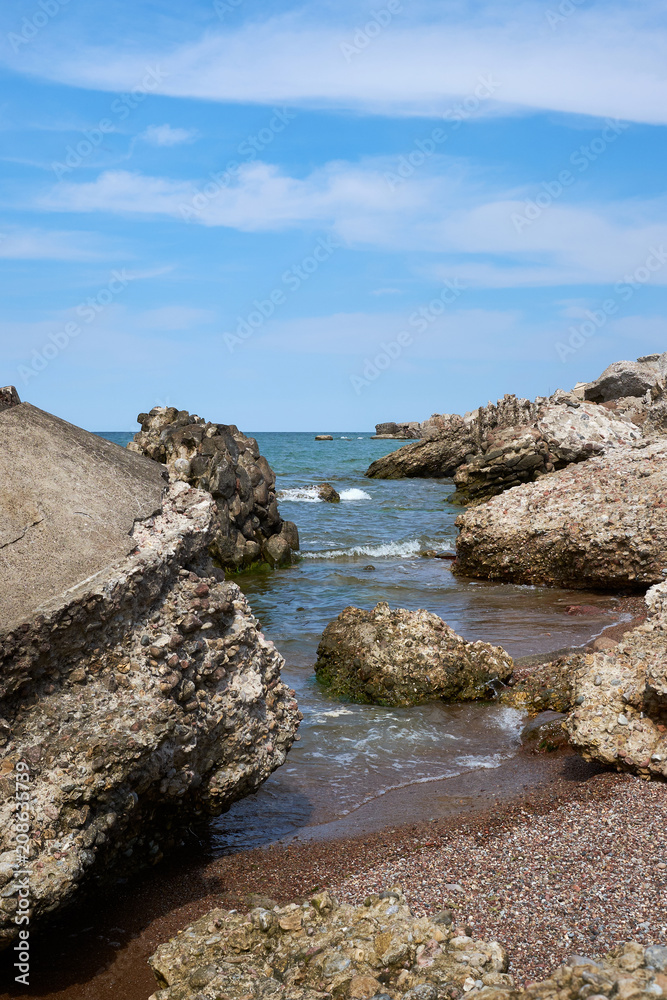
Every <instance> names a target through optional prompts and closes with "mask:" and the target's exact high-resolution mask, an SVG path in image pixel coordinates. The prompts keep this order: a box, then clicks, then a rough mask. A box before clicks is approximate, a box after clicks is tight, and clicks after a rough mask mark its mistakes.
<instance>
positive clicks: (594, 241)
mask: <svg viewBox="0 0 667 1000" xmlns="http://www.w3.org/2000/svg"><path fill="white" fill-rule="evenodd" d="M382 162H383V161H382ZM382 162H375V161H365V162H362V163H359V164H350V163H344V162H335V163H330V164H327V165H325V166H324V167H323V168H321V169H319V170H315V171H313V172H312V173H311V174H309V175H307V176H305V177H302V178H297V177H292V176H289V175H288V174H285V173H283V172H281V171H280V170H279V169H278V168H277V167H276V166H274V165H271V164H266V163H261V162H254V163H249V164H246V165H244V166H243V167H242V168H241V169H240V170H239V172H238V175H237V177H236V178H235V179H234V181H233V182H232V183H229V184H228V185H227V186H225V187H221V188H220V189H219V191H218V192H217V194H216V196H215V197H214V198H211V199H209V200H208V201H206V203H205V204H204V206H203V208H202V211H201V214H200V216H199V217H197V219H196V221H197V222H198V223H199V224H201V225H204V226H224V227H228V228H233V229H239V230H242V231H246V232H270V231H277V230H286V229H289V228H299V227H301V228H311V229H312V228H325V229H329V230H331V231H333V232H334V233H335V234H336V235H337V237H339V238H340V239H341V240H342V241H343V242H344V243H345V244H346V245H348V246H349V247H353V248H359V249H381V250H394V251H401V252H403V251H406V250H409V251H417V252H424V251H425V252H429V253H437V254H440V255H444V260H443V259H441V260H440V262H438V264H436V265H433V277H434V278H437V279H440V278H443V277H446V276H447V275H448V274H451V273H452V264H453V262H454V261H455V262H456V274H457V275H458V276H459V277H460V278H462V279H463V280H465V281H466V282H467V283H468V284H470V285H476V286H480V287H496V288H500V287H523V286H535V287H536V286H544V285H570V284H590V283H605V282H609V281H616V280H620V279H621V278H622V277H623V271H624V269H628V268H630V269H631V270H632V269H634V268H635V267H636V266H637V265H638V263H640V262H641V261H642V260H643V259H644V257H645V256H646V254H647V252H648V251H649V249H650V248H651V247H652V246H654V245H661V244H663V243H664V244H667V203H665V201H664V199H663V200H660V199H657V200H653V201H646V202H641V201H639V200H637V201H632V202H628V203H623V202H619V203H615V204H614V203H611V204H598V205H579V204H566V203H565V202H564V201H559V202H557V203H554V204H552V205H551V206H550V207H549V209H548V211H545V212H544V213H543V215H542V216H541V217H540V218H539V219H538V220H537V221H536V222H535V224H534V225H531V226H530V227H528V228H527V229H525V230H522V231H520V232H518V231H517V229H516V227H515V226H514V225H513V224H512V218H513V217H514V216H515V214H516V213H517V212H520V211H522V210H523V209H524V206H525V200H524V199H523V197H521V196H522V195H523V192H519V191H513V192H512V193H511V196H508V195H507V194H505V193H504V192H497V193H495V194H494V193H491V192H489V191H488V190H484V189H483V188H482V187H481V186H480V185H479V184H478V183H477V182H476V179H475V177H474V176H473V175H472V174H471V173H470V172H468V173H466V171H465V169H464V167H463V166H462V165H461V164H457V163H456V161H445V160H444V158H443V160H442V163H441V164H440V166H441V167H442V172H441V173H439V174H438V175H437V176H434V175H433V174H431V175H429V176H424V177H420V178H419V179H417V180H414V181H412V182H411V183H409V184H405V185H403V186H402V187H400V188H399V189H398V190H397V191H395V192H392V191H390V190H389V189H388V187H387V185H385V184H383V183H382V182H381V177H382ZM196 191H197V185H195V184H194V183H193V182H189V181H181V180H179V181H176V180H170V179H168V178H163V177H147V176H144V175H142V174H139V173H129V172H127V171H113V172H106V173H103V174H101V175H100V176H99V177H98V178H97V180H95V181H91V182H88V183H80V184H73V183H62V184H60V185H58V186H57V187H56V188H54V189H53V190H52V191H51V192H50V193H49V194H48V195H46V196H44V197H43V198H41V199H40V200H39V201H38V202H37V203H36V205H35V206H34V207H37V208H41V209H47V210H51V211H59V212H77V213H89V212H107V213H119V214H127V215H134V216H139V217H145V218H148V217H156V216H166V217H170V218H175V219H179V218H184V216H183V206H184V205H186V206H187V205H188V204H191V203H192V199H193V197H194V195H195V193H196ZM191 215H192V213H190V216H191ZM656 282H660V283H667V274H666V275H664V276H662V275H657V276H656Z"/></svg>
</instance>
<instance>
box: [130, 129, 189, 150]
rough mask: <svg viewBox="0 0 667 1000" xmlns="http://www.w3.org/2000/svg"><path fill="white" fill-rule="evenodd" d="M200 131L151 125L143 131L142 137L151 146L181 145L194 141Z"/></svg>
mask: <svg viewBox="0 0 667 1000" xmlns="http://www.w3.org/2000/svg"><path fill="white" fill-rule="evenodd" d="M198 135H199V133H198V132H197V129H194V128H173V126H171V125H149V126H148V128H147V129H146V130H145V131H144V132H142V133H141V135H140V136H139V138H140V139H143V140H144V142H148V143H149V144H150V145H151V146H179V145H181V143H184V142H194V141H195V139H196V138H197V136H198Z"/></svg>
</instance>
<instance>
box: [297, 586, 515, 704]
mask: <svg viewBox="0 0 667 1000" xmlns="http://www.w3.org/2000/svg"><path fill="white" fill-rule="evenodd" d="M315 673H316V675H317V678H318V680H319V681H320V682H321V683H323V684H325V685H326V686H327V687H328V688H329V689H330V690H331V691H332V692H333V693H335V694H338V695H343V696H345V697H348V698H353V699H354V700H356V701H362V702H374V703H376V704H379V705H415V704H419V703H421V702H425V701H434V700H435V699H437V698H444V699H450V700H458V701H470V700H473V699H477V698H487V697H489V696H492V695H493V693H494V690H495V688H494V685H496V684H498V685H499V684H500V683H502V682H504V681H506V680H507V679H508V678H509V677H510V675H511V673H512V658H511V657H510V656H509V654H508V653H506V652H505V650H504V649H501V648H500V647H499V646H491V645H489V643H487V642H466V640H465V639H463V638H461V636H460V635H457V634H456V632H455V631H454V630H453V629H452V628H450V627H449V625H447V624H446V623H445V622H444V621H443V620H442V619H441V618H438V616H437V615H434V614H431V613H430V612H429V611H406V610H404V609H403V608H399V609H397V610H395V611H392V610H391V609H390V608H389V605H388V604H385V603H384V602H381V603H380V604H378V605H377V606H376V607H375V608H374V609H373V610H372V611H363V610H361V609H360V608H352V607H350V608H345V609H344V610H343V611H342V612H341V613H340V614H339V616H338V617H337V618H335V619H334V621H332V622H330V623H329V624H328V625H327V627H326V628H325V630H324V632H323V634H322V639H321V641H320V644H319V646H318V649H317V663H316V665H315Z"/></svg>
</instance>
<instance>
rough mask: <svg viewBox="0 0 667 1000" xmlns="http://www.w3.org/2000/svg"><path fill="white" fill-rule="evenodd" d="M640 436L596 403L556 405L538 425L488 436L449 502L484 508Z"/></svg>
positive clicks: (458, 475) (464, 467) (460, 474)
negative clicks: (489, 502) (486, 503)
mask: <svg viewBox="0 0 667 1000" xmlns="http://www.w3.org/2000/svg"><path fill="white" fill-rule="evenodd" d="M641 436H642V434H641V431H640V430H639V428H638V427H637V426H636V425H635V424H633V423H632V422H631V421H629V420H625V419H615V418H614V417H613V416H611V417H610V415H609V413H608V411H606V410H603V409H601V408H600V407H598V406H595V405H593V404H591V403H588V404H586V403H583V404H581V403H579V402H578V401H576V400H575V401H567V402H566V403H565V405H558V404H551V405H548V406H545V407H543V408H541V410H540V412H539V413H538V414H537V415H536V418H535V424H534V426H531V427H521V426H519V427H518V428H517V427H508V428H504V429H502V430H500V431H488V432H487V433H486V434H485V436H484V440H483V442H482V445H481V451H480V454H478V455H477V457H476V458H474V459H473V460H472V461H471V462H467V463H466V464H464V465H462V466H460V467H459V468H458V469H457V471H456V472H455V474H454V477H453V478H454V482H455V484H456V493H454V494H452V495H451V496H450V497H449V500H450V501H451V502H452V503H459V504H476V503H481V502H483V501H484V500H488V499H489V498H490V497H493V496H497V495H498V494H499V493H503V492H504V491H505V490H507V489H511V488H512V487H513V486H518V485H519V484H520V483H525V482H533V481H534V480H535V479H538V478H539V477H540V476H544V475H546V473H548V472H553V471H554V470H555V469H563V468H565V467H566V466H567V465H571V464H572V463H574V462H583V461H585V460H586V459H588V458H590V457H591V455H596V454H602V453H604V452H605V451H607V450H609V449H610V448H616V447H619V446H620V445H625V444H629V443H630V442H632V441H638V440H639V439H640V438H641Z"/></svg>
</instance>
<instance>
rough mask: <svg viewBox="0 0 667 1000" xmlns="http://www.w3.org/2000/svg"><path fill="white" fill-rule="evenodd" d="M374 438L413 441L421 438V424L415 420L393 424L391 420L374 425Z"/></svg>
mask: <svg viewBox="0 0 667 1000" xmlns="http://www.w3.org/2000/svg"><path fill="white" fill-rule="evenodd" d="M374 437H376V438H396V439H398V440H403V441H414V440H416V439H418V438H420V437H422V429H421V424H420V423H419V421H417V420H411V421H404V422H403V423H398V424H397V423H394V421H393V420H390V421H388V422H387V423H384V424H376V425H375V435H374Z"/></svg>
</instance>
